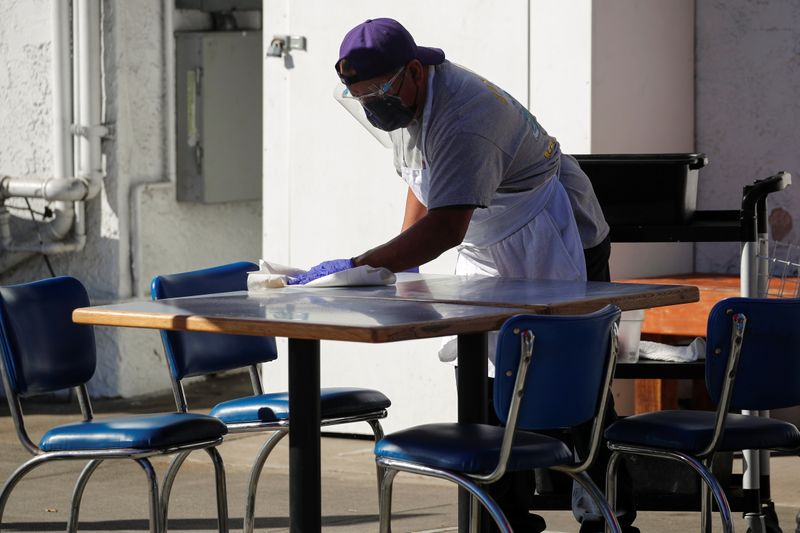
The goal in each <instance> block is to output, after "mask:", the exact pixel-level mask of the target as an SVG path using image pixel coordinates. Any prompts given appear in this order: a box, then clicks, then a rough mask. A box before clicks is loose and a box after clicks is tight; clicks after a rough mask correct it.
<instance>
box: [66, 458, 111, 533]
mask: <svg viewBox="0 0 800 533" xmlns="http://www.w3.org/2000/svg"><path fill="white" fill-rule="evenodd" d="M102 462H103V460H102V459H92V460H91V461H89V462H88V463H86V466H84V467H83V470H81V475H80V476H78V480H77V481H76V482H75V488H74V489H73V490H72V501H71V503H70V509H69V520H67V533H75V532H76V531H78V518H79V515H80V512H81V500H82V499H83V491H84V489H85V488H86V484H87V483H88V482H89V478H90V477H92V474H93V473H94V471H95V470H97V467H98V466H100V463H102Z"/></svg>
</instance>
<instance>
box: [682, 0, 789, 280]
mask: <svg viewBox="0 0 800 533" xmlns="http://www.w3.org/2000/svg"><path fill="white" fill-rule="evenodd" d="M799 87H800V3H798V2H797V1H796V0H769V1H757V0H748V1H726V2H697V68H696V91H697V118H696V123H697V149H698V150H700V151H702V152H705V153H706V154H707V155H708V158H709V162H710V164H709V166H708V167H707V168H706V169H704V170H702V171H701V181H700V184H699V193H698V208H699V209H738V208H739V206H740V205H741V193H742V187H743V186H744V185H746V184H747V183H749V182H752V180H754V179H758V178H765V177H767V176H770V175H771V174H773V173H775V172H776V171H779V170H787V171H789V172H791V173H792V174H793V176H794V178H795V185H794V186H793V187H790V188H789V189H787V190H785V191H783V192H780V193H777V194H774V195H772V196H770V197H769V207H770V210H773V209H777V208H782V209H784V210H785V211H786V212H787V213H788V215H789V216H790V217H794V218H798V216H797V214H798V209H800V181H798V180H800V127H798V124H800V98H799V97H798V88H799ZM773 216H774V215H773ZM772 229H773V231H772V232H771V233H772V236H773V237H775V236H780V235H781V234H783V233H784V232H783V231H777V232H776V231H774V230H777V229H778V228H772ZM798 240H800V233H798V229H797V228H795V229H793V230H791V231H789V232H788V233H787V234H786V235H785V236H783V241H784V242H794V243H797V242H798ZM696 269H697V270H698V271H700V272H726V273H731V274H738V272H739V247H738V244H737V243H719V244H717V243H714V244H698V245H697V258H696Z"/></svg>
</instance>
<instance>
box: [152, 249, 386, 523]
mask: <svg viewBox="0 0 800 533" xmlns="http://www.w3.org/2000/svg"><path fill="white" fill-rule="evenodd" d="M235 265H236V266H238V267H239V268H241V267H242V266H244V265H247V264H246V263H244V262H243V263H242V264H241V265H237V264H236V263H231V264H229V265H222V266H221V267H232V266H235ZM249 266H250V267H252V268H250V270H257V269H258V266H257V265H255V264H252V263H251V264H249ZM221 267H212V269H215V268H221ZM195 272H198V271H195ZM184 274H188V273H184ZM157 279H159V278H158V277H156V278H154V280H153V285H152V287H151V296H152V297H153V299H157V297H156V294H157V293H156V288H155V287H156V280H157ZM244 288H246V281H245V280H244V279H243V280H242V286H241V289H244ZM229 290H231V289H229ZM161 338H162V341H163V345H164V349H165V352H166V354H167V357H168V359H169V357H170V350H171V348H170V341H169V339H168V337H167V334H166V332H165V331H162V332H161ZM244 366H246V367H247V368H248V371H249V375H250V383H251V385H252V389H253V395H254V396H259V395H262V394H264V386H263V383H262V380H261V375H260V373H259V367H258V364H250V365H244ZM244 366H242V367H239V368H243V367H244ZM170 368H172V365H171V364H170ZM169 378H170V384H171V386H172V393H173V396H174V398H175V405H176V408H177V410H178V412H187V410H188V402H187V400H186V392H185V390H184V387H183V384H182V382H181V379H179V378H177V377H176V376H175V373H174V372H172V371H170V372H169ZM386 416H387V410H386V409H385V408H382V409H377V410H374V411H370V412H362V413H359V414H358V415H352V416H345V417H338V418H323V419H322V420H321V426H323V427H325V426H332V425H337V424H345V423H352V422H367V423H368V424H369V425H370V427H371V429H372V433H373V435H374V436H375V441H376V442H377V441H378V440H380V439H382V438H383V434H384V433H383V428H382V427H381V424H380V422H379V420H380V419H382V418H386ZM290 423H291V413H290V414H289V418H288V419H287V420H280V421H270V422H243V423H231V424H226V426H227V428H228V433H230V434H234V433H248V432H258V431H274V433H273V434H272V435H271V436H270V437H269V438H268V439H267V440H266V441H265V442H264V444H263V445H262V446H261V448H260V450H259V452H258V454H257V455H256V459H255V461H254V463H253V466H252V467H251V469H250V473H249V477H248V484H247V494H246V496H245V510H244V519H243V522H244V526H243V533H252V532H253V530H254V528H255V503H256V493H257V490H258V483H259V480H260V478H261V473H262V471H263V469H264V464H265V463H266V461H267V458H268V457H269V454H270V453H271V452H272V450H273V449H274V448H275V446H276V445H277V444H278V443H279V442H280V441H281V439H283V437H285V436H286V435H287V434H288V433H289V424H290ZM189 453H190V452H189V451H187V452H184V453H179V454H177V455H176V456H175V457H174V458H173V460H172V461H171V462H170V465H169V467H168V469H167V471H166V473H165V475H164V479H163V482H162V488H161V502H160V513H161V517H162V520H163V521H164V524H165V525H166V524H167V516H168V512H169V495H170V492H171V490H172V484H173V482H174V480H175V477H176V476H177V474H178V471H179V470H180V467H181V465H182V464H183V462H184V461H185V460H186V457H188V455H189ZM376 469H377V476H376V477H377V487H378V491H379V492H380V480H381V478H382V469H381V468H380V466H377V465H376Z"/></svg>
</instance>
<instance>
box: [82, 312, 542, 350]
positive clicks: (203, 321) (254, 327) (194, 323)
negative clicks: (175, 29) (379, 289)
mask: <svg viewBox="0 0 800 533" xmlns="http://www.w3.org/2000/svg"><path fill="white" fill-rule="evenodd" d="M501 309H502V311H501ZM527 312H528V311H527V310H525V309H521V308H510V307H503V308H498V312H497V313H496V314H489V315H484V316H478V317H475V316H470V317H458V318H453V319H449V320H448V323H447V324H441V323H439V322H437V321H433V322H431V321H420V322H410V323H408V324H404V325H402V326H391V325H389V326H381V325H375V326H342V325H334V324H302V323H296V322H291V321H277V320H273V321H270V322H269V323H265V322H261V321H258V320H247V319H233V318H224V317H221V318H210V317H201V316H185V315H177V314H166V313H146V312H128V311H126V312H120V311H112V310H98V309H94V308H91V307H81V308H78V309H75V310H74V311H73V313H72V319H73V321H74V322H75V323H76V324H84V325H92V326H115V327H131V328H140V329H153V330H172V331H193V332H204V333H226V334H232V335H253V336H270V337H286V338H293V339H306V340H333V341H352V342H365V343H384V342H397V341H405V340H415V339H428V338H435V337H443V336H448V335H461V334H467V333H475V332H476V331H491V330H496V329H500V327H501V326H502V325H503V323H504V322H505V321H506V320H508V319H509V318H511V317H512V316H514V315H517V314H525V313H527Z"/></svg>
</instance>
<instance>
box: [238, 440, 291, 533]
mask: <svg viewBox="0 0 800 533" xmlns="http://www.w3.org/2000/svg"><path fill="white" fill-rule="evenodd" d="M288 434H289V428H283V429H279V430H277V431H276V432H275V433H273V434H272V435H270V437H269V439H267V442H265V443H264V445H263V446H262V447H261V450H259V452H258V455H257V456H256V461H255V463H253V467H252V468H251V469H250V479H249V481H248V482H247V495H246V496H245V506H244V528H243V533H253V528H254V527H255V522H256V491H257V490H258V480H259V479H260V477H261V471H262V470H263V469H264V463H265V462H266V461H267V457H269V454H270V453H271V452H272V449H273V448H275V446H276V445H277V444H278V442H280V440H281V439H282V438H283V437H285V436H286V435H288Z"/></svg>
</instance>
